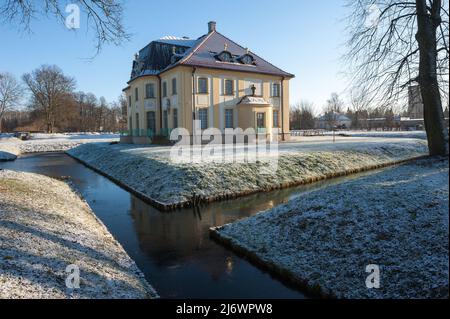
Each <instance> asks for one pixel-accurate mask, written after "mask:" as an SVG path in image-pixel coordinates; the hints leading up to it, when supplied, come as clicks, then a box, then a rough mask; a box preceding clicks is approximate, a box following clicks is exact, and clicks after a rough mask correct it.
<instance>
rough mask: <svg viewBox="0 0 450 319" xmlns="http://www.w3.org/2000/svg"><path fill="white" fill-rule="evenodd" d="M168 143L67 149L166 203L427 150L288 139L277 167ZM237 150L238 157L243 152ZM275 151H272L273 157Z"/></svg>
mask: <svg viewBox="0 0 450 319" xmlns="http://www.w3.org/2000/svg"><path fill="white" fill-rule="evenodd" d="M170 150H171V148H170V147H151V146H136V145H123V144H117V145H109V144H107V143H95V144H85V145H80V146H79V147H76V148H73V149H71V150H69V151H68V152H67V153H68V154H69V155H71V156H73V157H75V158H77V159H78V160H80V161H82V162H83V163H85V164H86V165H88V166H90V167H92V168H94V169H96V170H98V171H99V172H101V173H103V174H105V175H107V176H109V177H110V178H111V179H113V180H114V181H116V182H118V183H119V184H121V185H122V186H124V187H126V188H128V189H129V190H131V191H133V192H135V193H136V194H137V195H139V196H141V197H142V198H144V199H147V200H148V201H150V202H152V203H153V204H155V205H157V206H158V207H160V208H162V209H170V208H173V207H175V206H183V205H184V206H185V205H189V203H190V202H191V200H192V196H193V194H195V196H196V197H200V198H201V199H202V200H204V201H212V200H219V199H223V198H231V197H236V196H242V195H246V194H250V193H254V192H259V191H269V190H273V189H277V188H283V187H289V186H293V185H298V184H302V183H309V182H314V181H317V180H320V179H324V178H329V177H333V176H341V175H345V174H349V173H355V172H358V171H362V170H366V169H372V168H376V167H381V166H383V165H388V164H390V163H394V162H397V161H403V160H406V159H410V158H413V157H418V156H423V155H426V152H427V148H426V144H425V143H424V142H423V141H420V140H412V139H401V141H397V140H395V141H394V140H390V142H387V141H385V140H377V139H372V140H371V141H370V142H367V143H366V142H361V141H359V140H358V141H357V142H354V143H353V142H351V141H348V142H346V143H310V144H308V143H286V144H280V145H279V157H278V168H277V169H274V170H272V171H269V172H268V171H264V172H262V171H263V170H262V169H261V168H263V167H264V165H265V164H264V163H263V161H260V162H254V163H241V162H236V163H214V162H213V163H205V162H203V163H185V164H183V163H181V164H180V163H175V162H172V161H171V159H170ZM241 153H243V148H239V149H238V150H237V154H236V157H238V156H240V155H242V154H241ZM270 156H271V154H269V155H268V157H270Z"/></svg>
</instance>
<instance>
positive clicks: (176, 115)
mask: <svg viewBox="0 0 450 319" xmlns="http://www.w3.org/2000/svg"><path fill="white" fill-rule="evenodd" d="M172 112H173V115H172V116H173V128H177V127H178V110H177V109H173V111H172Z"/></svg>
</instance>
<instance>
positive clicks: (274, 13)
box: [0, 0, 346, 112]
mask: <svg viewBox="0 0 450 319" xmlns="http://www.w3.org/2000/svg"><path fill="white" fill-rule="evenodd" d="M345 15H346V9H345V8H344V1H339V0H328V1H307V0H278V1H269V0H262V1H261V0H258V1H239V0H227V1H211V0H209V1H206V0H195V1H179V0H172V1H155V0H130V1H126V2H125V13H124V24H125V26H126V28H127V30H128V32H130V33H131V34H132V38H131V40H130V41H128V42H125V43H124V44H123V45H122V46H120V47H115V46H105V47H104V48H103V50H102V51H101V52H100V54H99V55H97V56H96V57H95V58H94V59H93V60H89V59H87V58H89V57H91V56H92V55H93V54H94V52H95V49H94V44H95V42H94V40H93V34H92V33H91V32H90V31H89V30H87V28H86V27H85V25H84V24H83V22H85V21H84V20H83V19H84V18H83V17H82V18H81V19H82V20H81V28H80V29H79V30H78V31H77V32H72V31H69V30H68V29H66V28H65V27H64V26H63V25H61V24H58V23H56V21H55V20H54V19H46V18H40V19H39V20H35V21H34V22H33V23H32V28H33V32H32V33H27V32H21V31H18V30H17V28H16V27H15V26H9V25H5V24H3V25H0V35H1V38H2V47H1V48H0V71H1V72H4V71H8V72H10V73H13V74H14V75H16V76H17V77H20V76H21V75H22V74H23V73H25V72H30V71H32V70H33V69H35V68H37V67H39V66H40V65H41V64H56V65H58V66H59V67H61V68H62V69H63V71H64V72H65V73H66V74H68V75H70V76H73V77H75V78H76V80H77V88H78V89H79V90H83V91H86V92H92V93H94V94H95V95H97V96H98V97H100V96H104V97H105V98H106V99H107V100H108V101H112V100H115V99H117V97H118V96H119V94H120V93H121V89H122V88H123V87H124V86H125V85H126V81H127V80H128V78H129V74H130V67H131V61H132V58H133V54H134V53H135V52H137V51H138V50H139V49H140V48H142V47H143V46H145V45H146V44H147V43H148V42H150V41H151V40H153V39H157V38H160V37H163V36H166V35H175V36H189V37H192V38H194V37H195V38H196V37H199V36H200V35H202V34H204V33H206V31H207V22H208V21H210V20H214V21H217V30H218V31H219V32H221V33H222V34H224V35H225V36H227V37H229V38H231V39H233V40H234V41H236V42H238V43H239V44H241V45H242V46H244V47H249V48H250V49H251V50H252V51H254V52H255V53H257V54H258V55H260V56H262V57H263V58H265V59H267V60H269V61H270V62H272V63H273V64H275V65H276V66H278V67H280V68H282V69H284V70H286V71H288V72H290V73H294V74H295V75H296V78H295V79H294V80H292V81H291V91H290V94H291V103H292V104H293V103H296V102H298V101H300V100H302V99H305V100H309V101H311V102H313V103H314V104H315V108H316V109H317V111H318V112H319V111H320V110H321V108H322V106H323V105H324V103H325V101H326V100H327V98H328V97H329V95H330V94H331V93H332V92H338V93H341V92H342V91H343V90H344V89H345V79H344V78H343V76H342V75H341V74H340V72H341V71H342V70H343V66H342V64H341V63H340V56H341V53H342V52H343V49H344V47H343V44H344V41H345V30H344V28H345V23H344V22H343V21H342V19H343V18H344V17H345Z"/></svg>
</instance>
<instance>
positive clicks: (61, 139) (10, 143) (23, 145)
mask: <svg viewBox="0 0 450 319" xmlns="http://www.w3.org/2000/svg"><path fill="white" fill-rule="evenodd" d="M117 141H119V136H118V135H117V134H101V133H54V134H44V133H36V134H32V138H31V139H30V140H26V141H22V140H19V139H17V138H14V137H12V136H11V135H10V134H4V135H2V136H0V161H8V160H15V159H16V158H17V156H19V155H20V154H27V153H39V152H63V151H66V150H68V149H71V148H73V147H76V146H78V145H81V144H84V143H95V142H117Z"/></svg>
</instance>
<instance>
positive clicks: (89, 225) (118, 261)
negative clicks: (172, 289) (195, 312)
mask: <svg viewBox="0 0 450 319" xmlns="http://www.w3.org/2000/svg"><path fill="white" fill-rule="evenodd" d="M0 262H1V267H0V298H52V299H53V298H153V297H156V296H157V295H156V293H155V292H154V290H153V288H152V287H151V286H150V285H149V284H148V283H147V282H146V281H145V279H144V277H143V275H142V273H141V272H140V271H139V269H138V268H137V266H136V264H135V263H134V261H133V260H132V259H131V258H130V257H129V256H128V255H127V253H126V252H125V251H124V249H123V248H122V247H121V245H120V244H119V243H118V242H117V241H116V240H115V239H114V238H113V237H112V235H111V234H110V233H109V232H108V230H107V229H106V227H105V226H104V225H103V224H102V223H101V222H100V221H99V220H98V219H97V218H96V217H95V215H94V214H93V212H92V211H91V209H90V208H89V206H88V205H87V204H86V202H84V201H83V200H82V199H81V198H80V197H79V196H78V195H77V194H76V193H75V192H74V191H73V190H72V189H71V188H70V187H69V186H68V185H67V184H66V183H64V182H62V181H58V180H55V179H51V178H49V177H45V176H42V175H37V174H30V173H19V172H14V171H5V170H0ZM68 265H76V266H77V267H79V270H80V277H81V280H80V287H79V288H78V289H74V288H67V286H66V278H67V276H68V274H69V273H68V272H66V267H67V266H68Z"/></svg>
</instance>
